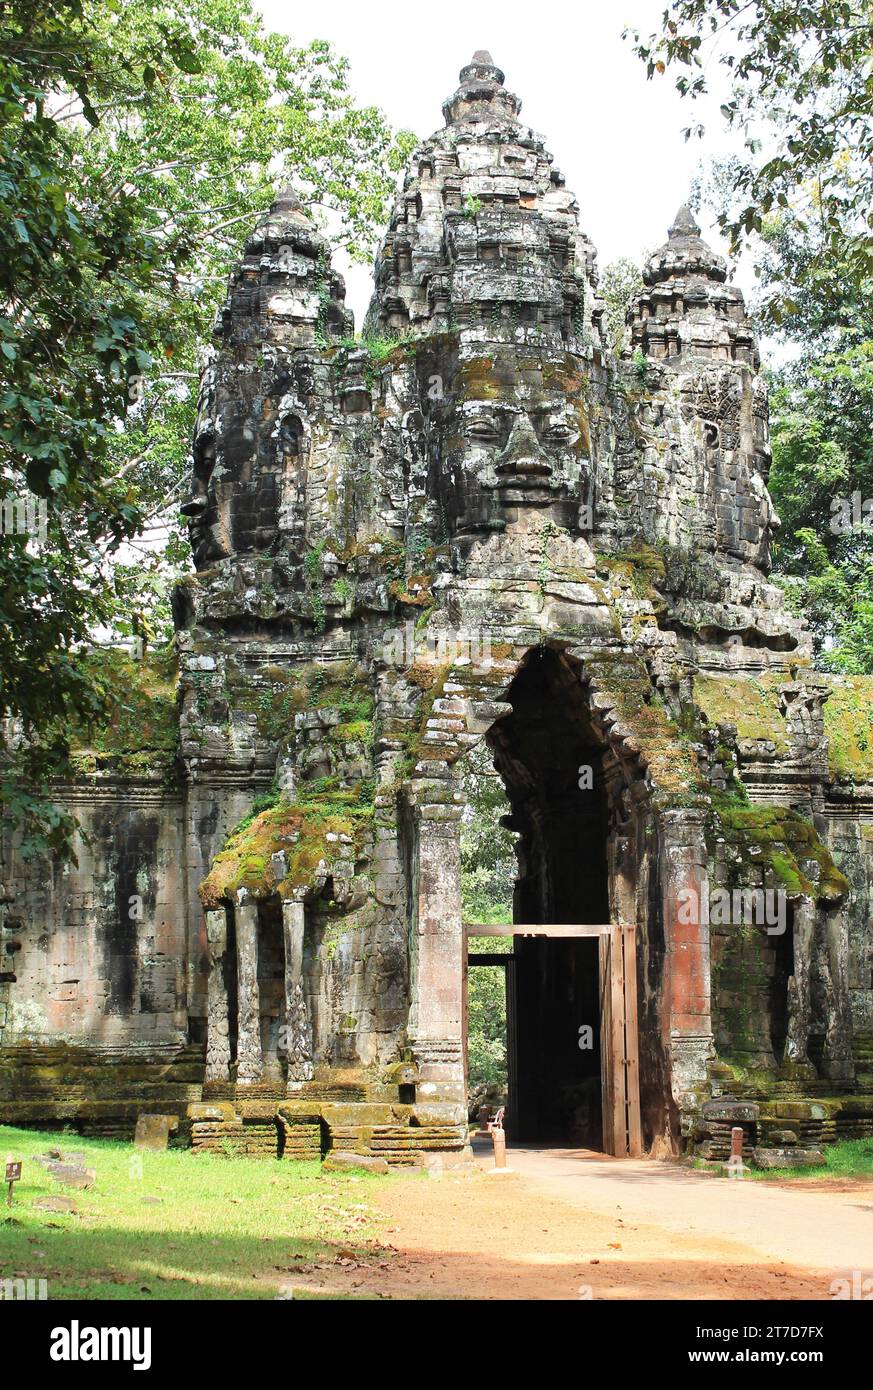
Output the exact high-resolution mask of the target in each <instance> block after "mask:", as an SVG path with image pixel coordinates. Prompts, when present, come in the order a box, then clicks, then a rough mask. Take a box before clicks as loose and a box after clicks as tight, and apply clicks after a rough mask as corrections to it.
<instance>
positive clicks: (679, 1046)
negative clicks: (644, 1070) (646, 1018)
mask: <svg viewBox="0 0 873 1390" xmlns="http://www.w3.org/2000/svg"><path fill="white" fill-rule="evenodd" d="M662 833H663V844H662V856H661V877H662V883H663V892H664V898H663V902H664V952H665V954H664V999H663V1014H662V1018H663V1033H664V1034H665V1041H666V1043H667V1052H668V1056H669V1057H670V1059H671V1088H672V1092H673V1098H674V1100H675V1102H676V1104H677V1106H678V1107H679V1109H680V1110H681V1109H682V1104H683V1096H684V1094H685V1093H686V1092H689V1091H693V1090H694V1089H695V1087H697V1086H700V1085H701V1084H702V1083H703V1082H705V1080H706V1064H707V1062H708V1060H709V1059H710V1058H711V1057H712V1055H713V1034H712V1016H711V1012H710V959H709V911H708V907H709V883H708V878H707V861H706V847H705V844H704V839H703V814H702V812H700V811H692V810H676V811H665V812H664V813H663V819H662Z"/></svg>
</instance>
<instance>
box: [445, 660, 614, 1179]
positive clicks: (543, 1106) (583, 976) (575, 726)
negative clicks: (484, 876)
mask: <svg viewBox="0 0 873 1390" xmlns="http://www.w3.org/2000/svg"><path fill="white" fill-rule="evenodd" d="M504 699H505V701H506V703H508V704H509V705H510V706H511V712H510V713H508V714H506V715H505V716H503V717H502V718H500V719H499V720H498V721H497V722H496V723H495V724H494V725H493V726H492V728H491V729H490V730H489V732H488V734H487V736H486V738H487V743H488V746H489V748H490V750H491V751H492V753H493V757H494V766H495V768H496V770H497V771H498V773H499V774H500V776H501V778H502V781H503V784H504V787H505V789H506V795H507V798H508V801H509V805H510V808H511V809H510V814H509V816H508V817H507V819H506V821H505V824H506V825H508V827H509V828H510V829H511V830H513V831H514V832H515V834H516V836H517V844H516V854H517V861H518V869H517V879H516V885H515V891H514V895H513V907H512V924H511V925H508V926H506V927H503V928H500V927H496V926H491V925H482V924H476V923H466V924H465V927H466V938H467V939H469V937H470V936H476V935H479V936H482V935H484V936H489V935H491V936H496V935H500V934H502V933H511V934H512V950H511V951H510V952H509V953H508V954H506V955H504V956H503V957H502V958H501V957H498V956H496V955H495V956H487V955H486V954H485V953H483V952H482V951H481V950H479V951H477V952H476V953H475V954H474V956H473V959H472V963H473V964H474V965H475V964H477V963H481V964H484V963H485V962H486V960H488V961H489V962H490V964H491V965H492V966H494V965H498V964H499V965H500V966H501V967H502V969H503V970H504V971H505V977H506V1005H507V1058H508V1101H507V1118H506V1123H507V1129H508V1133H509V1136H510V1138H512V1139H515V1140H518V1141H521V1142H539V1143H562V1144H574V1145H580V1146H584V1147H588V1148H592V1149H605V1150H606V1151H608V1152H613V1153H619V1154H621V1153H638V1152H639V1151H640V1122H639V1086H638V1056H637V1023H636V951H635V928H634V923H633V922H632V921H627V919H626V914H625V913H624V912H623V908H624V907H625V905H626V902H627V901H628V900H630V901H632V900H633V896H634V895H633V891H632V885H628V883H627V882H626V876H625V879H623V878H622V874H621V873H620V872H618V868H619V859H620V856H619V854H618V853H617V848H616V843H615V841H616V837H617V836H618V835H619V834H620V831H621V829H622V827H623V823H624V820H625V817H626V815H627V808H626V805H625V797H624V792H625V787H626V784H625V778H624V774H623V772H622V769H621V766H620V764H619V763H618V761H617V760H616V758H615V757H614V756H613V754H612V752H611V750H610V747H609V743H608V741H607V739H606V738H605V736H604V735H603V733H602V731H600V730H599V729H598V728H597V726H596V723H595V719H594V717H593V715H592V712H591V709H590V706H589V703H588V699H587V696H586V692H585V688H584V685H583V683H582V682H581V680H580V674H579V669H578V664H577V663H575V662H574V661H573V660H572V658H570V657H569V656H567V655H566V654H564V653H562V652H559V651H556V650H554V649H551V648H547V647H543V648H537V649H535V650H533V651H532V652H530V653H529V655H528V656H527V658H526V659H525V661H524V662H523V664H522V666H521V667H520V668H519V671H518V673H517V675H516V677H515V679H514V680H513V681H512V684H511V685H510V687H509V689H508V691H507V692H506V694H505V696H504ZM611 865H612V868H613V872H612V874H611V873H610V866H611ZM629 887H630V889H631V891H630V892H628V888H629Z"/></svg>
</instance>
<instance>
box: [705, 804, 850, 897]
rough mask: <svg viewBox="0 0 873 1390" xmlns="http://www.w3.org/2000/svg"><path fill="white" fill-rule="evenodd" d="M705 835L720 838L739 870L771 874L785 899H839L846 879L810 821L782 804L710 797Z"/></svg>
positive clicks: (844, 893)
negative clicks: (710, 813)
mask: <svg viewBox="0 0 873 1390" xmlns="http://www.w3.org/2000/svg"><path fill="white" fill-rule="evenodd" d="M712 809H713V816H712V821H711V824H710V835H711V836H712V837H714V838H715V839H718V838H723V839H724V840H725V841H726V842H727V845H728V847H729V849H730V850H732V851H733V854H734V857H735V864H736V866H737V867H738V868H742V869H743V870H748V869H749V868H753V869H754V868H763V869H764V870H765V871H769V872H771V873H772V874H773V875H774V876H775V878H776V879H777V881H778V883H779V884H780V885H781V886H782V887H783V888H784V889H785V892H786V893H787V895H788V896H789V897H807V898H813V899H815V900H816V901H819V902H830V903H835V902H839V901H840V900H841V899H842V898H844V897H845V896H846V894H847V893H848V892H849V882H848V879H847V878H846V877H845V875H844V874H842V873H841V872H840V870H839V869H838V868H837V866H836V864H835V863H834V860H833V857H832V855H831V853H830V850H829V849H828V848H827V846H826V845H825V844H823V843H822V841H821V840H820V839H819V836H818V834H817V833H816V830H815V827H814V826H813V825H812V823H811V822H810V821H808V820H806V819H804V817H803V816H801V815H800V814H799V813H798V812H797V811H792V810H789V809H788V808H787V807H784V806H763V805H752V804H749V803H748V802H744V801H740V800H739V799H738V798H735V797H723V796H713V798H712Z"/></svg>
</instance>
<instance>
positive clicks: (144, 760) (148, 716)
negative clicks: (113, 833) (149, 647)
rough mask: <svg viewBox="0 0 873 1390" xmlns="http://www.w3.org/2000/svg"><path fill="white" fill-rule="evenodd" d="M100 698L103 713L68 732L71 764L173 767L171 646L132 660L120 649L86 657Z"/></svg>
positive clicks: (175, 727) (85, 769)
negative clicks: (100, 691) (109, 763)
mask: <svg viewBox="0 0 873 1390" xmlns="http://www.w3.org/2000/svg"><path fill="white" fill-rule="evenodd" d="M87 661H88V664H89V665H91V666H93V668H94V669H93V673H92V677H91V678H92V679H93V680H94V682H95V683H96V684H99V686H100V687H101V689H102V691H103V697H104V701H105V704H104V714H103V715H102V717H101V718H100V719H99V720H95V722H94V723H93V724H92V725H91V726H90V727H88V726H83V725H81V724H78V725H74V726H73V727H72V729H71V733H70V745H71V750H72V762H73V767H74V768H75V770H76V771H77V772H78V773H84V774H87V773H91V772H94V771H96V770H97V769H98V767H99V766H105V765H106V764H107V762H111V764H112V765H113V766H114V767H121V768H123V769H124V770H125V771H127V772H129V773H131V774H135V773H136V772H137V771H149V770H161V771H167V770H169V768H171V767H172V764H173V762H174V760H175V757H176V754H177V752H178V747H179V715H178V708H177V699H176V694H177V683H178V666H177V662H176V656H175V652H174V651H173V650H172V648H169V647H168V648H165V649H159V650H156V651H150V652H147V653H146V654H145V656H144V657H143V659H142V660H139V661H136V660H134V659H133V657H132V656H131V655H130V653H129V652H128V651H126V650H124V649H121V648H112V649H109V650H104V651H101V652H100V653H99V655H98V654H94V655H92V656H89V657H88V658H87Z"/></svg>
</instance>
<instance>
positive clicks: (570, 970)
mask: <svg viewBox="0 0 873 1390" xmlns="http://www.w3.org/2000/svg"><path fill="white" fill-rule="evenodd" d="M515 955H516V975H515V999H514V1018H513V1019H511V1020H510V1022H511V1026H512V1028H513V1032H514V1038H513V1043H514V1046H513V1047H512V1048H511V1049H510V1055H511V1056H512V1058H513V1061H514V1064H515V1065H514V1068H513V1070H514V1072H515V1075H511V1076H510V1106H509V1109H510V1110H511V1112H512V1120H511V1132H512V1137H513V1138H515V1139H518V1140H520V1141H522V1142H531V1141H534V1142H539V1143H554V1144H572V1145H578V1146H581V1147H584V1148H589V1149H600V1148H602V1139H603V1124H602V1116H601V1092H600V1001H599V997H598V962H597V940H596V938H588V939H585V940H577V939H574V938H567V937H559V938H546V937H518V938H516V943H515Z"/></svg>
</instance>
